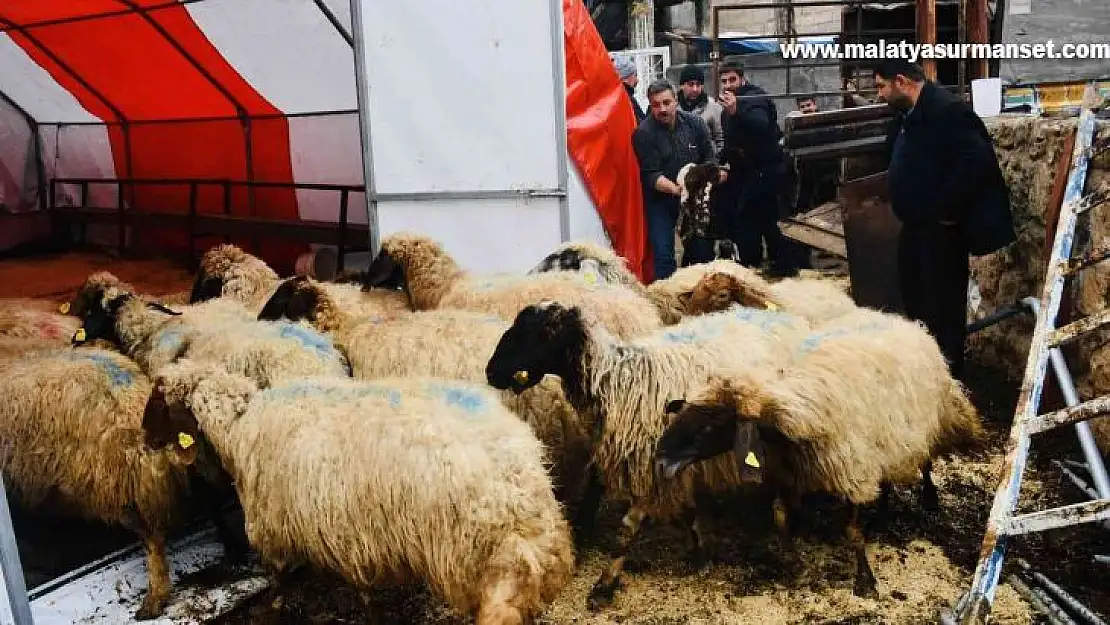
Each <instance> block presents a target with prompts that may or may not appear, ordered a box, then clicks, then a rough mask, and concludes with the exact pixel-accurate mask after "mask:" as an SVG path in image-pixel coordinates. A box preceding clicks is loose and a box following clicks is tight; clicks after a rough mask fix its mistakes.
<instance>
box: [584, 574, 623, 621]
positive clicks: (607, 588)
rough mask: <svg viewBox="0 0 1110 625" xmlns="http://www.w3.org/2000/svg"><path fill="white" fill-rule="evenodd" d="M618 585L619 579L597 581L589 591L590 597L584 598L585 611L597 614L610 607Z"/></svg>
mask: <svg viewBox="0 0 1110 625" xmlns="http://www.w3.org/2000/svg"><path fill="white" fill-rule="evenodd" d="M620 584H621V579H620V578H619V577H616V578H613V580H611V581H609V582H602V581H600V580H598V582H597V583H596V584H594V587H593V588H592V589H590V596H589V597H587V598H586V609H588V610H589V611H590V612H597V611H598V610H602V609H604V608H607V607H609V606H610V605H612V604H613V595H614V594H616V592H617V588H618V587H619V586H620Z"/></svg>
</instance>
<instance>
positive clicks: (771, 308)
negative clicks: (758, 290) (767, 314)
mask: <svg viewBox="0 0 1110 625" xmlns="http://www.w3.org/2000/svg"><path fill="white" fill-rule="evenodd" d="M763 305H764V306H766V307H767V310H778V309H779V307H778V306H775V305H774V304H772V303H771V302H763Z"/></svg>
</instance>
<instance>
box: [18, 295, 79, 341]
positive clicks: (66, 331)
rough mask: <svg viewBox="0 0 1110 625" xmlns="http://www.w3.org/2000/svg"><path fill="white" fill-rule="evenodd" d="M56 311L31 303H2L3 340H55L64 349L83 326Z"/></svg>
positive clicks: (24, 300)
mask: <svg viewBox="0 0 1110 625" xmlns="http://www.w3.org/2000/svg"><path fill="white" fill-rule="evenodd" d="M48 306H49V308H48ZM63 306H64V305H63ZM53 308H54V306H53V305H52V304H47V303H45V302H41V301H38V300H32V299H24V298H13V299H5V300H0V338H7V339H42V340H53V341H56V342H57V343H58V345H64V344H65V343H66V342H67V341H69V338H70V337H71V336H73V333H74V332H76V331H77V328H78V327H80V325H81V322H80V321H78V320H77V319H74V318H73V317H71V316H68V315H64V314H61V313H59V312H58V311H57V310H53Z"/></svg>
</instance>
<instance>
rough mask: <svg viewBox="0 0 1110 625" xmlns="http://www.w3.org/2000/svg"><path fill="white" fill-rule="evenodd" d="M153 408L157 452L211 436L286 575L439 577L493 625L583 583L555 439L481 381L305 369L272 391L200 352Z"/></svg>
mask: <svg viewBox="0 0 1110 625" xmlns="http://www.w3.org/2000/svg"><path fill="white" fill-rule="evenodd" d="M149 405H150V412H151V413H152V414H156V415H159V416H156V417H153V418H151V419H148V420H146V421H145V422H144V426H145V427H146V429H147V432H148V435H149V438H150V439H151V440H152V445H153V447H154V448H155V449H164V448H165V447H167V446H168V447H170V448H172V447H173V446H174V445H175V444H176V441H177V440H178V438H179V437H180V436H181V434H182V433H184V434H186V435H188V436H192V437H195V438H200V437H204V438H206V439H207V440H209V441H210V442H211V444H212V446H213V448H214V449H215V450H216V453H217V454H218V456H219V458H220V460H221V461H222V462H223V464H224V466H225V467H226V468H227V469H228V470H229V471H230V472H231V474H232V475H233V476H234V478H235V486H236V489H237V490H238V494H239V498H240V500H241V501H242V502H243V509H244V513H245V515H246V526H247V532H248V536H249V540H250V543H251V544H252V546H253V547H254V548H255V549H256V550H257V552H258V553H259V554H260V555H261V557H262V559H263V561H264V562H265V563H266V564H267V565H268V566H269V567H270V568H271V569H273V570H274V571H277V572H279V573H280V572H281V571H283V570H285V569H286V568H287V567H288V566H290V565H295V564H298V563H300V562H302V561H303V562H307V563H310V564H312V565H315V566H317V567H320V568H324V569H330V570H332V571H335V572H337V573H339V574H341V575H342V576H343V577H344V578H345V579H346V580H347V581H348V582H350V583H352V584H354V585H356V586H361V587H364V588H365V587H370V586H372V585H374V584H375V583H376V582H379V581H382V580H386V579H390V580H396V581H410V580H423V581H426V582H427V583H428V585H429V586H430V587H431V588H432V589H433V590H434V591H435V592H437V594H439V595H440V596H441V597H442V598H443V599H444V600H445V601H446V602H447V603H448V604H449V605H450V606H452V607H453V608H454V609H456V610H458V611H459V612H463V613H470V614H472V615H474V616H476V623H477V625H509V624H513V625H518V624H521V623H524V622H525V621H526V620H527V619H531V618H533V617H534V616H535V615H537V614H538V613H539V612H541V611H542V610H543V609H544V608H545V607H546V605H548V604H549V603H550V602H552V601H553V600H554V599H555V597H556V596H557V595H558V593H559V592H560V591H561V590H562V589H563V587H565V586H566V584H567V583H569V581H570V578H571V575H572V572H573V567H574V555H573V552H572V544H571V539H570V532H569V528H568V526H567V522H566V520H565V519H563V517H562V513H561V510H560V507H559V504H558V502H557V501H556V500H555V497H554V496H553V495H552V486H551V481H550V478H549V477H548V475H547V473H546V472H545V469H544V451H543V448H542V445H541V444H540V442H539V441H538V440H537V439H536V437H535V435H533V434H532V432H531V430H530V429H529V428H528V426H527V425H526V424H524V423H523V422H521V421H520V420H519V419H517V418H516V416H514V415H513V414H511V413H510V412H509V411H508V410H506V409H505V408H504V407H503V406H502V405H501V403H500V402H499V401H498V400H497V397H496V396H495V395H494V394H493V393H492V392H490V391H489V390H487V389H483V388H482V387H480V386H477V385H472V384H467V383H464V382H459V381H448V380H442V379H435V378H392V379H383V380H378V381H364V380H351V379H338V378H303V379H299V380H290V381H287V382H284V383H282V384H279V385H276V386H273V387H271V388H269V389H267V390H259V389H258V387H257V386H256V385H255V384H254V383H253V382H251V381H250V380H249V379H247V378H244V377H242V376H238V375H234V374H229V373H227V372H225V371H220V370H218V369H208V368H206V367H204V366H203V365H199V364H197V363H192V362H190V361H188V360H184V361H181V362H179V363H176V364H174V365H172V366H171V367H168V368H167V369H166V370H165V371H164V372H163V373H162V374H161V375H160V376H159V378H158V379H157V381H156V388H155V392H154V393H153V394H152V396H151V399H150V404H149ZM276 467H284V469H283V470H275V468H276Z"/></svg>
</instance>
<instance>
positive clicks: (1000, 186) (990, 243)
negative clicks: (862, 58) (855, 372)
mask: <svg viewBox="0 0 1110 625" xmlns="http://www.w3.org/2000/svg"><path fill="white" fill-rule="evenodd" d="M875 86H876V88H877V89H878V91H879V98H880V99H881V100H882V101H884V102H886V103H887V105H889V106H891V107H892V108H894V109H895V111H897V115H895V118H894V120H892V122H891V127H890V132H889V134H888V136H887V156H888V158H889V163H890V164H889V167H888V170H887V180H888V184H889V194H890V202H891V209H892V210H893V212H894V214H895V215H896V216H897V217H898V219H899V220H900V221H901V222H902V230H901V234H900V236H899V241H898V274H899V280H900V282H901V291H902V299H903V305H904V307H905V312H906V315H907V316H908V317H910V318H911V319H915V320H919V321H922V322H924V323H925V325H926V326H927V327H928V329H929V331H930V332H931V333H932V335H933V337H934V338H935V339H936V341H937V344H938V345H939V346H940V348H941V351H942V352H943V353H944V356H945V358H946V359H947V360H948V362H949V366H950V368H951V371H952V374H953V375H954V376H956V377H960V376H962V375H963V363H964V341H965V339H966V336H967V288H968V275H969V268H968V264H969V263H968V256H969V255H976V256H978V255H982V254H989V253H991V252H993V251H995V250H998V249H1000V248H1002V247H1003V246H1005V245H1008V244H1009V243H1011V242H1013V241H1014V240H1015V239H1016V238H1017V237H1016V235H1015V233H1014V227H1013V221H1012V217H1011V214H1010V192H1009V190H1008V189H1007V187H1006V181H1005V179H1004V178H1003V177H1002V169H1001V167H999V164H998V158H997V157H996V155H995V152H994V147H993V145H992V142H991V137H990V134H989V133H988V132H987V128H986V126H985V125H984V124H983V121H982V120H981V119H979V116H978V115H977V114H976V113H975V111H974V110H973V109H972V108H971V107H970V106H968V105H967V104H966V103H964V102H963V101H962V100H961V99H959V98H957V97H956V96H954V95H952V94H951V93H949V92H948V91H947V90H944V89H942V88H940V87H938V86H937V85H936V84H934V83H933V82H932V81H929V80H926V78H925V74H924V72H923V71H922V70H921V68H920V67H918V66H916V65H914V64H912V63H909V62H908V61H905V60H897V59H892V60H889V61H887V62H884V63H883V64H881V65H880V66H879V67H878V69H876V71H875Z"/></svg>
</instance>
